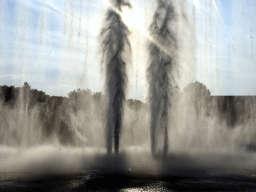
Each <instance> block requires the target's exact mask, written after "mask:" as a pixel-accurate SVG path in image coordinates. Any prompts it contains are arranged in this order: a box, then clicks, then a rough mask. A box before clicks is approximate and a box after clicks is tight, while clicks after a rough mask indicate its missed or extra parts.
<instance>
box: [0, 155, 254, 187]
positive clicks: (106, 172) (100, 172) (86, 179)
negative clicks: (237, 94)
mask: <svg viewBox="0 0 256 192" xmlns="http://www.w3.org/2000/svg"><path fill="white" fill-rule="evenodd" d="M70 155H72V154H70ZM70 155H69V156H70ZM62 157H64V156H62ZM66 158H68V157H66ZM82 160H83V162H84V163H83V164H84V165H81V167H80V171H74V172H69V173H68V172H65V171H62V172H54V171H50V170H49V171H48V172H41V173H39V171H37V170H39V169H38V168H37V166H35V165H34V166H33V169H31V168H30V169H24V170H23V171H22V172H10V171H9V172H2V173H0V191H256V177H255V176H256V174H255V173H256V169H255V167H256V166H254V165H255V163H254V162H255V155H254V154H251V153H248V154H246V153H243V154H217V153H216V154H214V153H211V154H185V153H184V154H182V153H173V154H169V155H168V156H167V157H165V158H152V157H151V155H150V153H149V152H148V153H141V152H140V153H137V154H136V153H122V154H119V155H106V154H95V155H94V156H93V157H92V158H91V159H90V158H88V157H86V158H83V159H82ZM73 163H74V164H75V162H73ZM38 166H39V167H41V168H42V169H44V168H46V167H49V165H47V163H38ZM52 166H53V167H52V169H54V167H56V166H57V165H52ZM66 166H68V165H66ZM62 169H64V168H62Z"/></svg>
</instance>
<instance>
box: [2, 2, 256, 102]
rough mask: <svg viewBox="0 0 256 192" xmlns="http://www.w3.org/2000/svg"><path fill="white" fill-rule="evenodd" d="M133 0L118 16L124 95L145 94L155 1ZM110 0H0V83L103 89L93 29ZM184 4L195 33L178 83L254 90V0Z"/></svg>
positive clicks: (49, 89)
mask: <svg viewBox="0 0 256 192" xmlns="http://www.w3.org/2000/svg"><path fill="white" fill-rule="evenodd" d="M132 4H133V10H132V11H128V10H126V11H125V12H124V16H123V18H124V20H125V22H126V24H127V25H129V26H130V29H131V31H132V34H131V36H130V40H131V44H132V63H131V64H128V68H127V69H128V72H129V85H128V97H132V98H137V99H144V98H145V96H146V95H147V81H146V77H145V71H146V66H147V57H148V55H147V33H148V31H147V29H148V26H149V24H150V22H151V18H152V16H153V15H152V14H153V13H154V7H155V6H154V1H153V0H151V1H147V0H133V1H132ZM108 6H109V5H108V1H107V0H73V1H72V0H22V1H19V0H1V1H0V23H1V25H0V37H1V38H0V58H1V59H0V84H1V85H3V84H6V85H15V86H20V85H23V82H25V81H27V82H28V83H29V84H30V85H31V87H32V88H37V89H39V90H43V91H45V92H46V93H47V94H50V95H60V96H67V93H68V92H70V91H72V90H74V89H77V88H82V89H84V88H89V89H91V90H92V91H93V92H97V91H102V90H103V81H104V78H103V76H102V75H103V73H102V71H101V65H100V62H101V58H100V57H101V56H100V54H99V53H98V51H99V47H100V46H99V44H98V42H99V41H98V35H99V32H100V29H101V26H102V24H104V22H103V19H104V14H105V12H106V8H107V7H108ZM186 11H187V12H188V13H187V14H188V15H189V23H190V25H189V26H190V31H189V32H187V33H184V34H185V35H183V36H184V39H186V38H187V39H188V37H189V38H190V39H191V38H192V37H193V39H194V41H191V42H193V46H192V48H190V49H191V50H190V52H191V53H194V55H195V57H194V60H193V59H191V58H190V56H187V52H188V51H187V49H188V48H186V47H184V49H183V52H182V51H181V53H180V54H181V58H182V59H181V60H182V61H184V62H183V63H184V66H185V67H184V66H183V67H182V69H181V75H180V79H179V85H180V89H181V90H182V89H183V87H184V86H185V85H186V84H187V83H189V82H191V81H195V80H198V81H200V82H202V83H204V84H205V85H206V86H207V87H208V88H209V89H210V91H211V93H212V94H215V95H230V94H231V95H255V94H256V86H255V84H256V76H255V75H254V74H256V66H255V65H254V63H255V59H256V56H255V51H256V44H255V37H256V23H255V19H253V18H256V17H255V16H256V15H255V14H256V1H254V0H189V5H188V9H187V10H186ZM192 31H194V33H193V32H192ZM188 34H189V35H188ZM181 39H182V38H181ZM184 41H185V40H184ZM183 45H186V44H185V43H184V44H183ZM184 50H186V51H184ZM186 66H187V67H186Z"/></svg>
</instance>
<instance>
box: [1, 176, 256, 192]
mask: <svg viewBox="0 0 256 192" xmlns="http://www.w3.org/2000/svg"><path fill="white" fill-rule="evenodd" d="M12 177H13V176H11V175H6V178H5V179H2V181H1V182H0V190H1V191H209V190H210V191H245V190H246V191H255V190H256V178H253V177H248V176H238V175H218V176H196V174H195V176H193V177H192V176H179V175H176V176H168V177H160V176H159V177H157V176H154V177H153V176H147V175H144V176H140V175H118V174H115V175H110V174H102V173H94V174H92V173H91V174H86V173H84V174H73V175H48V176H42V177H29V176H28V175H24V176H23V177H22V178H12Z"/></svg>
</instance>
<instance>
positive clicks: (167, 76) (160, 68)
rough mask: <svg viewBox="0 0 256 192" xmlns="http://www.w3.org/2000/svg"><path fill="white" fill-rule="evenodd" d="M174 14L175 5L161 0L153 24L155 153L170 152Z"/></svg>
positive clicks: (149, 75) (151, 74)
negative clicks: (169, 128) (172, 25)
mask: <svg viewBox="0 0 256 192" xmlns="http://www.w3.org/2000/svg"><path fill="white" fill-rule="evenodd" d="M174 16H175V14H174V8H173V6H172V4H169V3H167V2H165V1H163V0H159V1H158V7H157V9H156V12H155V14H154V17H153V22H152V24H151V26H150V31H151V35H152V38H153V39H154V41H151V42H150V44H149V53H150V62H149V67H148V70H147V78H148V83H149V103H150V104H149V105H150V135H151V151H152V154H153V155H159V154H161V153H162V154H166V153H167V151H168V130H167V129H168V120H169V119H168V117H169V105H170V94H171V89H172V87H173V85H174V84H175V80H174V78H173V76H172V71H173V68H174V64H175V59H174V57H175V50H176V49H177V44H176V39H175V35H174V32H173V31H172V29H171V27H170V25H171V24H172V22H173V21H174ZM154 42H157V43H154ZM158 44H160V45H161V47H159V46H158ZM162 47H164V50H168V51H169V54H167V53H166V52H165V51H163V49H162Z"/></svg>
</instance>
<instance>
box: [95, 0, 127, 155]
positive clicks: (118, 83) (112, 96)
mask: <svg viewBox="0 0 256 192" xmlns="http://www.w3.org/2000/svg"><path fill="white" fill-rule="evenodd" d="M111 4H112V5H113V6H114V7H115V8H116V9H117V10H118V11H115V10H114V9H111V8H110V9H109V10H108V11H107V14H106V26H105V27H104V28H103V29H102V31H101V34H100V35H101V38H102V42H101V45H102V52H103V58H102V59H103V62H102V63H103V65H104V67H105V73H106V81H105V84H106V95H107V111H106V144H107V152H108V153H111V151H112V143H113V140H114V146H115V152H116V153H118V150H119V137H120V130H121V127H122V117H123V102H124V101H125V90H126V84H127V72H126V63H125V62H124V54H125V52H126V51H125V47H126V46H128V47H129V48H130V43H129V40H128V35H129V30H128V28H127V26H126V25H125V24H124V22H123V21H122V19H121V15H120V13H121V12H122V7H123V6H128V7H131V5H130V4H129V3H128V2H127V1H124V0H117V1H111Z"/></svg>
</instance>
